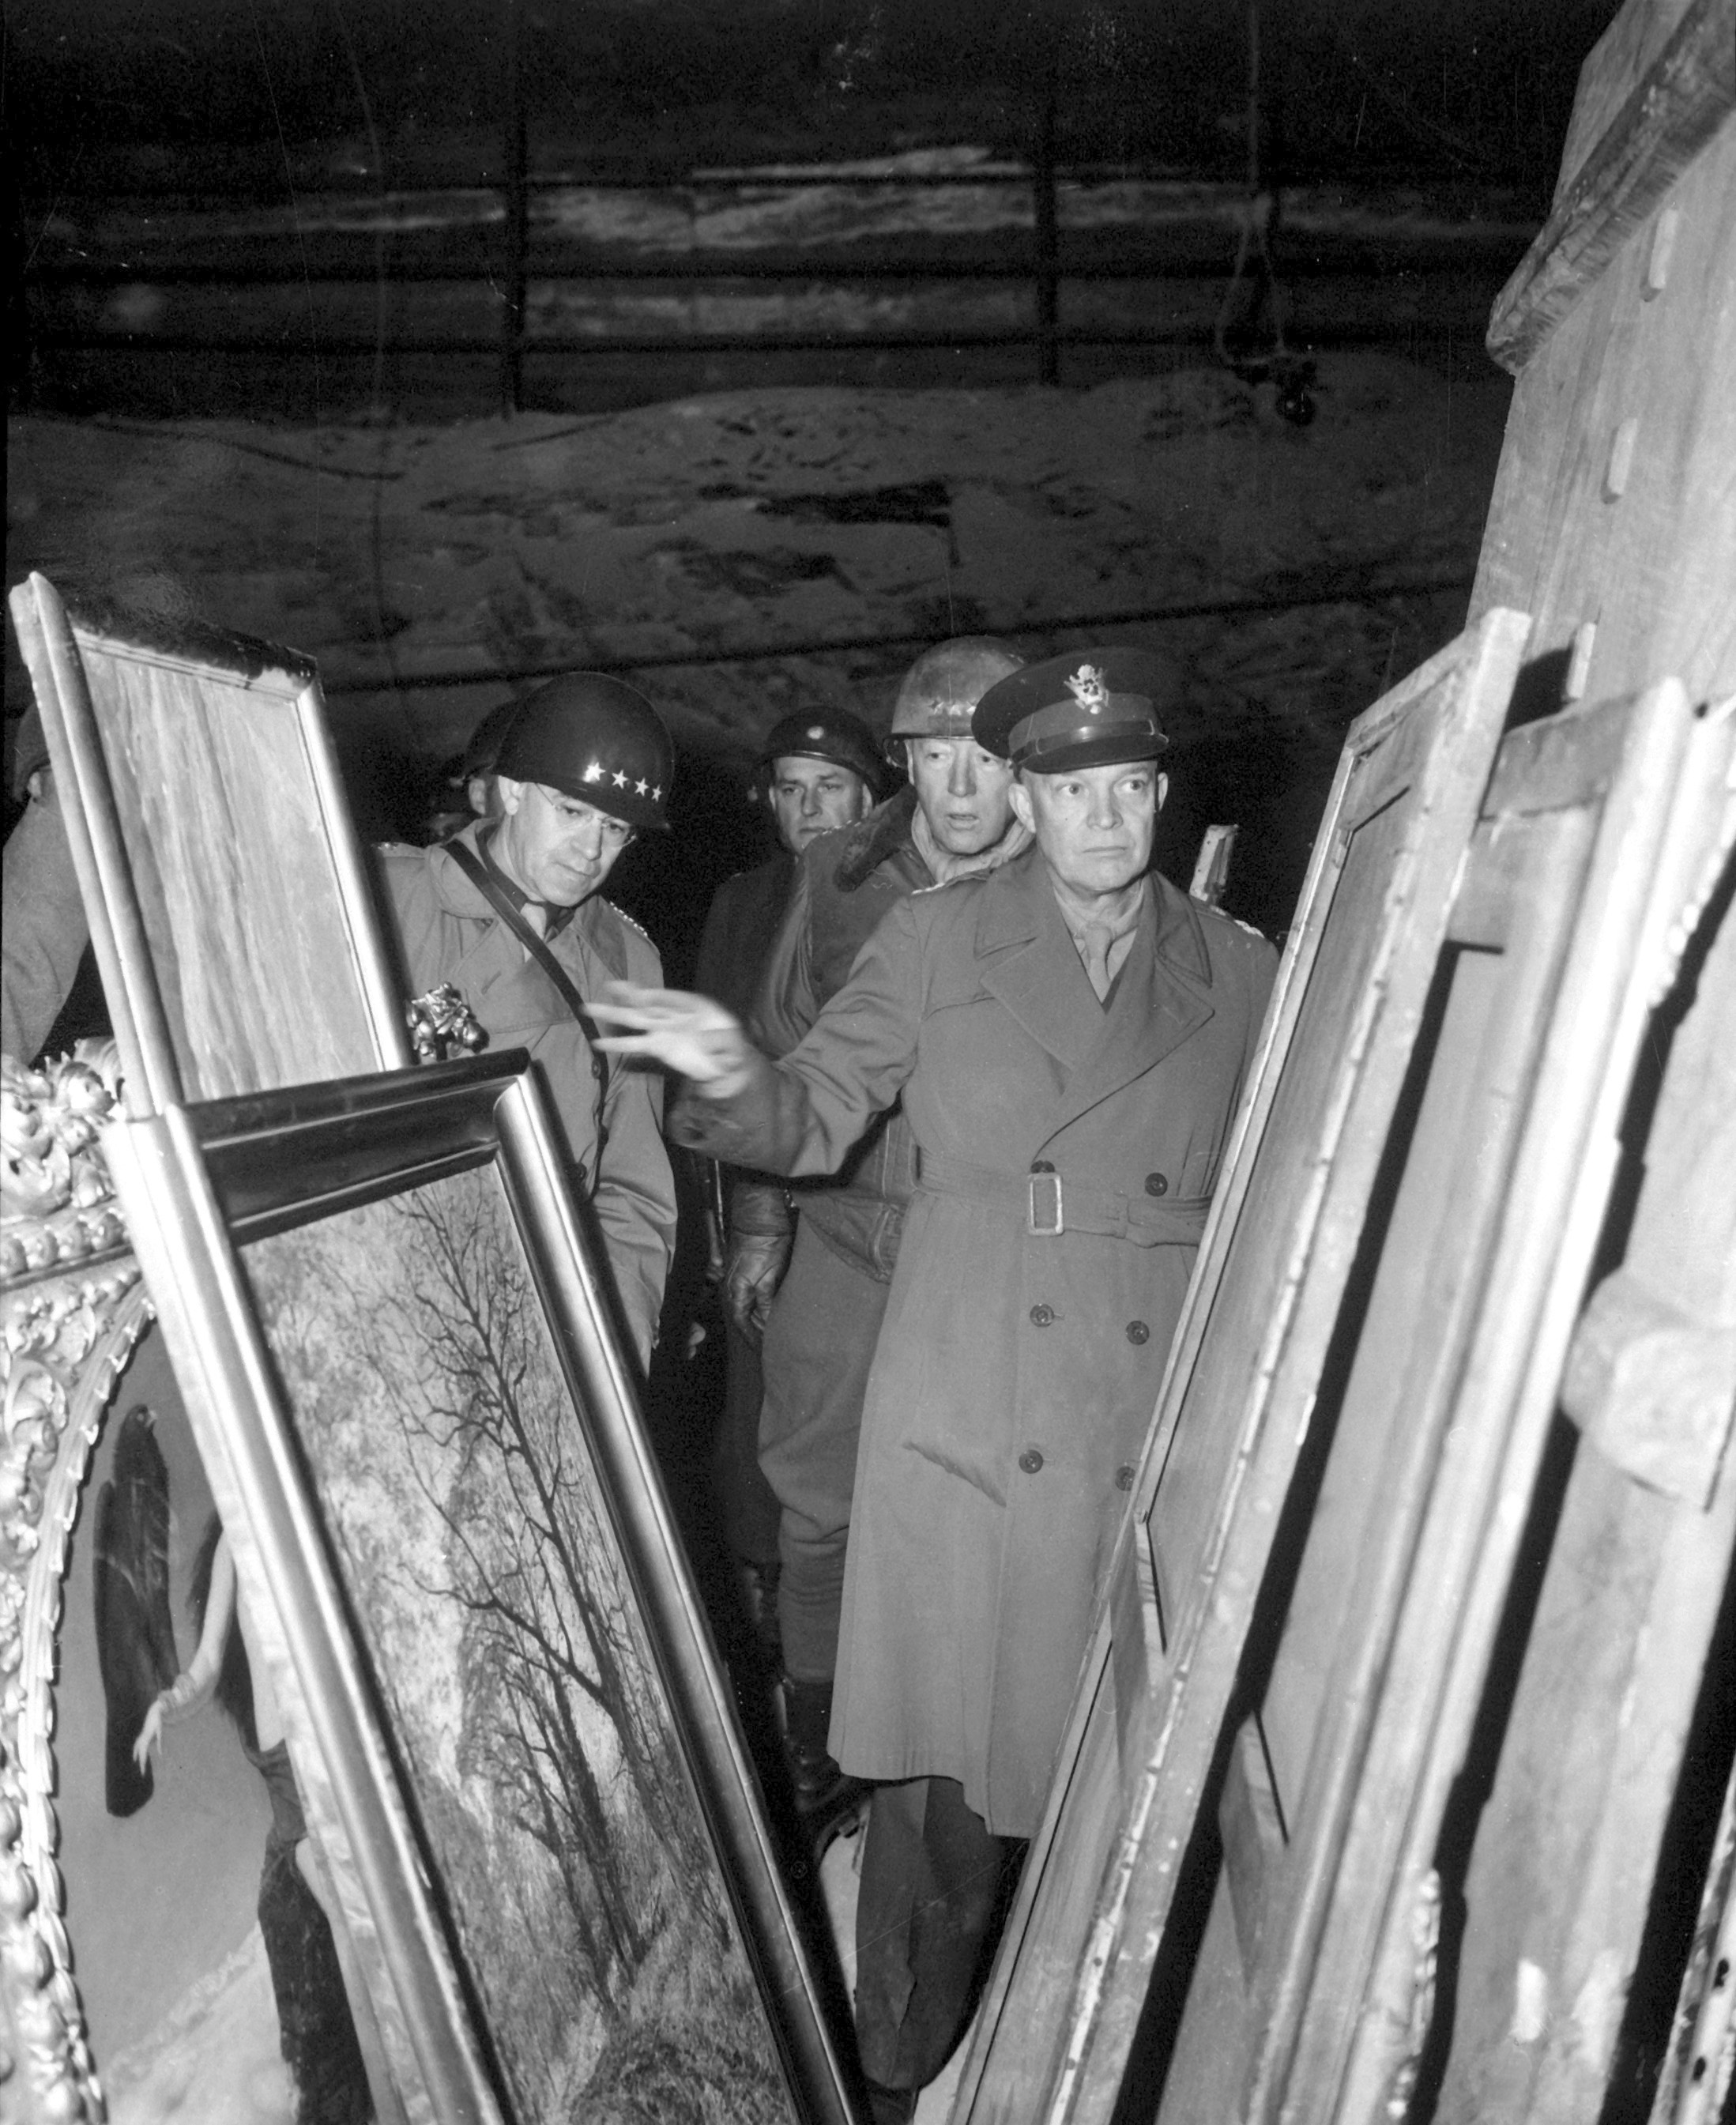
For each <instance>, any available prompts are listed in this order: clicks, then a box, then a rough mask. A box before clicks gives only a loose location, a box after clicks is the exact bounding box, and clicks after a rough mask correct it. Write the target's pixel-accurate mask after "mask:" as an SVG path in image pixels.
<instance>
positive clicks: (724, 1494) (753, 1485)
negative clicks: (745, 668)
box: [694, 709, 886, 1652]
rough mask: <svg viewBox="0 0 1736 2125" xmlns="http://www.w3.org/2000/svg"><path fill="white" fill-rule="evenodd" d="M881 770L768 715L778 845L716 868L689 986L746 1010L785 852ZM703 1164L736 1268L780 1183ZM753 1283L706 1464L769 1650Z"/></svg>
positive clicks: (770, 929)
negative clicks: (743, 866) (739, 865)
mask: <svg viewBox="0 0 1736 2125" xmlns="http://www.w3.org/2000/svg"><path fill="white" fill-rule="evenodd" d="M885 775H886V762H885V761H884V760H883V758H882V756H881V754H880V751H879V748H878V746H877V743H876V741H875V738H874V734H873V732H872V731H871V730H870V729H869V728H868V725H867V724H866V723H863V721H862V720H861V719H860V718H859V717H857V716H853V715H851V714H849V711H848V710H847V709H809V710H807V711H804V712H802V713H800V714H795V715H789V716H785V717H783V719H781V720H780V721H779V722H778V723H774V725H773V726H772V728H771V730H770V732H769V734H768V736H767V737H766V741H765V744H764V747H763V748H762V750H761V752H760V756H759V758H758V759H757V760H756V761H755V763H754V775H753V783H752V786H751V789H750V794H751V795H753V796H754V797H756V798H758V797H763V798H764V802H765V804H766V807H767V808H768V810H769V812H770V813H771V818H772V824H773V826H774V828H775V830H776V832H777V836H778V840H779V848H778V850H777V851H776V853H775V854H774V855H769V856H768V857H767V858H766V860H765V861H764V863H762V864H759V865H755V868H754V869H752V870H745V871H737V872H736V874H735V875H734V876H733V877H732V878H727V879H724V881H723V883H722V885H720V886H719V887H718V888H717V892H716V893H714V894H713V897H712V903H711V907H710V910H709V912H708V913H707V915H706V917H705V928H704V931H703V934H702V935H701V936H700V939H699V959H698V961H697V963H696V964H695V966H694V987H695V988H696V989H697V990H698V991H699V993H700V994H701V995H702V996H708V997H715V998H716V999H717V1001H718V1002H719V1003H721V1004H723V1005H724V1006H727V1008H728V1009H729V1010H730V1011H733V1012H734V1013H735V1015H736V1016H737V1017H738V1018H744V1017H746V1015H747V1011H748V1008H749V1006H750V1004H751V1003H752V1001H753V998H754V994H755V989H756V988H757V987H758V985H759V979H760V968H761V967H762V966H763V964H764V960H765V956H766V951H767V948H768V947H769V945H770V943H771V941H772V939H773V937H774V935H775V933H776V931H777V928H778V925H779V921H780V919H781V918H782V916H783V912H784V909H785V907H786V906H787V905H788V901H789V896H790V888H791V887H792V885H793V883H794V881H795V875H796V865H797V858H798V857H799V856H800V855H801V854H802V850H804V849H806V848H807V846H808V845H809V843H810V842H812V841H815V840H816V839H817V838H818V837H819V836H821V834H826V833H830V832H832V831H833V830H834V829H835V828H836V827H848V826H851V825H854V822H856V821H857V820H858V819H859V818H861V817H862V816H863V813H865V812H867V811H868V809H869V808H870V807H871V806H872V805H873V802H874V799H875V797H876V795H877V792H878V789H879V786H880V785H881V784H882V781H883V780H884V779H885ZM705 1166H706V1169H707V1171H708V1172H710V1173H713V1174H716V1175H717V1176H718V1177H719V1180H720V1183H721V1185H720V1187H719V1189H718V1190H717V1195H718V1196H720V1197H721V1201H718V1200H717V1199H716V1198H713V1204H714V1207H713V1213H712V1215H713V1218H715V1219H717V1221H718V1222H719V1223H721V1227H722V1229H721V1230H720V1231H719V1232H718V1233H717V1239H718V1242H720V1243H721V1244H722V1246H723V1247H724V1248H725V1249H726V1250H730V1251H732V1252H733V1255H734V1258H735V1260H736V1263H737V1266H738V1270H739V1265H740V1263H741V1260H742V1259H743V1258H744V1253H745V1250H744V1248H743V1246H741V1245H737V1244H736V1242H746V1241H748V1240H750V1239H751V1238H753V1237H758V1236H759V1235H760V1233H761V1232H763V1231H764V1229H765V1228H766V1226H767V1224H768V1223H769V1227H770V1230H771V1232H772V1233H773V1234H774V1236H776V1235H783V1234H786V1233H787V1231H788V1225H789V1223H790V1218H789V1213H788V1209H786V1207H785V1203H784V1194H783V1184H782V1183H781V1182H778V1181H774V1180H769V1179H768V1178H766V1177H765V1176H755V1175H751V1174H744V1173H741V1172H738V1171H736V1169H735V1168H734V1167H724V1168H722V1169H719V1168H717V1166H715V1165H714V1164H713V1161H709V1160H708V1161H705ZM726 1260H727V1256H726ZM754 1296H755V1293H749V1294H748V1300H749V1302H751V1300H752V1298H753V1297H754ZM766 1296H767V1298H769V1293H767V1294H766ZM763 1328H764V1315H763V1312H760V1311H756V1310H755V1308H754V1306H753V1305H752V1303H745V1304H740V1305H739V1306H737V1307H732V1306H730V1305H729V1304H728V1303H726V1305H725V1308H724V1315H723V1341H724V1388H723V1408H722V1416H721V1418H720V1421H719V1422H718V1425H717V1434H716V1437H715V1440H714V1446H713V1471H714V1473H715V1477H716V1480H717V1495H718V1504H719V1506H720V1509H721V1513H722V1524H723V1537H724V1540H725V1542H726V1543H727V1545H728V1548H729V1552H730V1554H731V1556H732V1558H733V1559H734V1560H735V1562H736V1567H737V1570H738V1571H740V1573H741V1576H742V1577H743V1579H744V1581H745V1583H746V1591H747V1599H748V1606H749V1609H750V1613H751V1614H752V1617H753V1620H754V1622H755V1626H756V1628H758V1629H759V1631H760V1634H761V1636H762V1638H763V1639H764V1640H765V1641H766V1642H767V1643H768V1644H769V1646H770V1647H771V1648H772V1649H773V1651H774V1652H775V1647H776V1636H777V1625H776V1600H777V1593H776V1590H777V1583H778V1571H779V1565H778V1523H779V1504H778V1500H777V1496H776V1494H775V1493H774V1491H773V1490H772V1489H771V1487H770V1486H769V1484H768V1482H766V1480H765V1477H764V1473H763V1472H762V1471H761V1469H760V1443H759V1442H760V1397H761V1394H762V1391H763V1390H762V1385H761V1380H760V1334H761V1331H762V1330H763Z"/></svg>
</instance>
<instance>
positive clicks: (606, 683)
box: [494, 671, 675, 827]
mask: <svg viewBox="0 0 1736 2125" xmlns="http://www.w3.org/2000/svg"><path fill="white" fill-rule="evenodd" d="M494 770H495V773H496V775H510V777H511V778H512V780H514V781H515V782H540V783H543V784H545V785H547V786H548V788H549V789H559V790H562V791H564V792H565V793H566V794H567V796H569V797H578V798H581V799H583V800H584V801H585V803H587V804H594V805H595V807H596V808H597V810H598V811H600V812H607V813H609V815H610V816H611V817H614V818H617V819H624V820H626V821H627V822H628V825H629V826H633V827H667V826H668V824H669V819H668V817H667V812H666V807H667V805H668V802H669V785H670V782H671V781H672V780H674V777H675V747H674V746H673V745H672V744H671V743H670V736H669V733H668V731H667V730H666V728H664V724H663V719H662V718H661V716H660V715H659V714H657V712H656V709H654V708H653V707H652V704H651V703H650V702H649V701H647V700H646V698H645V696H644V695H642V693H641V692H640V691H639V690H638V689H637V687H636V686H628V683H627V681H625V680H624V679H615V678H611V677H610V676H609V674H608V673H607V672H606V671H569V672H567V673H565V674H564V675H563V676H562V677H560V678H558V679H551V680H550V681H548V685H547V686H539V687H538V688H537V690H536V691H535V692H534V694H529V695H526V696H525V700H523V701H522V702H521V703H520V705H519V712H518V714H516V715H515V717H514V718H513V719H512V722H511V723H510V726H509V727H508V728H507V732H506V736H505V737H503V738H502V739H501V749H500V752H499V754H498V755H497V756H496V760H495V763H494Z"/></svg>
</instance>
